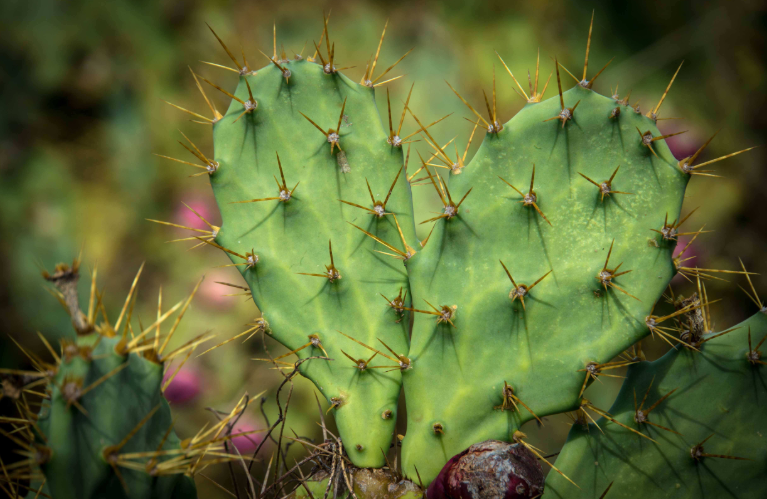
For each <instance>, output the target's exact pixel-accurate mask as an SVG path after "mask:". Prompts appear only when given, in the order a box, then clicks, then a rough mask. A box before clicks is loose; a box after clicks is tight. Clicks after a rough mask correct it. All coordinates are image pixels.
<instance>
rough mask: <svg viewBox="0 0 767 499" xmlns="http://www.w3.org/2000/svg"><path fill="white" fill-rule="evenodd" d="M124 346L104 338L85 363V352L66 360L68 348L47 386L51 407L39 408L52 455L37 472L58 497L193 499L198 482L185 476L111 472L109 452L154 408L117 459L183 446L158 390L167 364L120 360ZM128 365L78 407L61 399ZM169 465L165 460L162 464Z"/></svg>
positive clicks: (86, 341) (87, 341)
mask: <svg viewBox="0 0 767 499" xmlns="http://www.w3.org/2000/svg"><path fill="white" fill-rule="evenodd" d="M98 337H99V335H98V334H97V333H91V334H89V335H85V336H79V337H78V338H77V341H76V343H75V344H73V345H72V347H73V349H74V351H77V348H76V347H90V346H93V345H94V344H95V343H96V341H97V338H98ZM119 341H120V338H119V337H116V338H106V337H102V338H100V341H98V344H97V345H96V347H95V349H93V351H92V356H91V357H88V358H85V357H83V356H82V355H80V354H75V355H72V356H71V357H67V356H66V350H65V357H64V358H63V359H62V362H61V363H60V365H59V369H58V372H57V374H56V376H55V377H54V378H53V379H52V383H51V384H50V385H49V386H50V388H51V389H52V396H51V400H50V407H44V408H43V409H42V411H41V413H40V416H39V420H38V426H39V428H40V430H41V431H42V436H44V439H43V438H42V437H41V438H40V441H39V442H38V443H39V444H40V445H41V446H42V447H41V448H47V449H50V455H49V457H48V458H47V460H45V462H44V463H43V464H41V466H40V467H41V469H42V471H43V473H44V474H45V477H46V487H47V490H48V491H49V493H50V494H51V496H52V497H55V498H57V499H67V498H72V499H83V498H94V499H95V498H102V497H110V498H111V497H115V498H157V499H160V498H169V497H170V498H178V499H182V498H184V499H186V498H192V497H196V492H195V486H194V482H193V480H192V479H191V478H190V477H188V476H186V475H183V474H173V475H152V474H150V473H149V472H148V471H147V470H134V469H128V468H125V467H123V466H116V467H113V466H111V465H110V463H109V462H108V461H107V456H105V454H104V451H105V450H106V449H107V448H108V447H109V446H115V445H118V444H119V443H120V442H122V441H123V439H125V438H126V437H128V436H129V434H130V433H131V432H132V431H133V430H134V428H136V427H137V425H138V424H139V422H141V421H142V420H143V419H144V418H145V417H146V416H147V415H148V414H150V413H151V412H152V411H153V410H154V411H155V412H154V414H153V415H152V417H150V418H149V419H148V420H147V421H146V423H145V424H144V425H142V426H141V427H140V428H139V429H138V431H136V433H135V434H134V435H132V436H131V437H130V439H129V440H128V441H127V442H126V443H125V444H124V446H123V447H122V448H121V450H120V453H130V452H148V453H152V452H155V451H158V450H170V449H178V448H179V439H178V437H177V436H176V434H175V432H174V431H172V430H170V431H169V428H170V427H171V425H172V421H171V414H170V408H169V407H168V403H167V401H166V400H165V398H164V397H163V396H162V392H161V390H160V387H161V384H162V378H163V372H162V366H161V365H159V364H156V363H153V362H150V361H148V360H146V359H144V358H143V357H141V356H139V355H138V354H136V353H131V354H129V355H127V356H122V355H118V354H117V353H115V347H116V346H117V345H118V343H119ZM123 364H127V366H126V367H124V368H121V370H119V371H118V372H116V373H115V374H114V375H112V376H110V377H108V378H107V379H106V380H105V381H103V382H101V383H99V384H98V385H96V386H95V387H94V388H93V389H92V390H89V391H87V392H86V393H84V394H83V395H82V396H81V397H78V399H77V402H78V404H79V405H80V407H79V408H78V407H76V406H75V405H73V404H69V403H68V402H67V398H66V397H65V396H64V395H63V394H62V389H63V390H65V391H66V390H70V389H71V388H72V387H74V386H75V385H72V384H71V383H80V389H81V390H84V389H86V388H87V387H89V386H90V385H92V384H93V383H94V382H97V381H98V380H99V379H101V378H102V377H103V376H105V375H107V374H108V373H110V372H112V371H113V370H115V369H117V368H120V366H122V365H123ZM81 409H82V410H84V411H85V413H83V412H82V410H81ZM168 432H169V433H168ZM163 438H165V440H164V442H163ZM161 444H162V445H161ZM149 459H150V458H149V457H147V458H146V461H147V462H148V461H149ZM166 459H167V457H166V456H160V457H158V458H157V463H162V462H163V461H165V460H166ZM120 477H122V481H121V479H120Z"/></svg>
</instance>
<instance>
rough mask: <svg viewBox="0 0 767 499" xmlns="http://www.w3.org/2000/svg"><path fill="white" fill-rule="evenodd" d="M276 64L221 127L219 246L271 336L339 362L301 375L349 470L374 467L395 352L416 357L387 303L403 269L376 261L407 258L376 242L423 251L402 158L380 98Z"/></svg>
mask: <svg viewBox="0 0 767 499" xmlns="http://www.w3.org/2000/svg"><path fill="white" fill-rule="evenodd" d="M280 64H281V65H282V67H283V68H285V70H281V69H279V68H277V67H275V65H271V64H270V65H269V66H267V67H265V68H263V69H260V70H259V71H257V74H255V75H251V74H248V75H245V76H241V77H240V83H239V85H238V87H237V90H236V91H235V93H234V96H235V99H234V100H233V101H232V104H231V106H230V107H229V110H228V111H227V112H226V114H225V115H224V116H223V118H221V119H220V120H218V121H217V122H216V123H215V124H214V127H213V138H214V146H215V154H214V159H215V162H216V165H217V168H216V170H215V171H214V172H212V173H211V175H210V181H211V185H212V186H213V192H214V194H215V196H216V201H217V202H218V205H219V208H220V210H221V217H222V220H223V224H222V227H221V230H220V231H219V232H218V234H217V237H216V239H215V244H217V245H219V246H221V247H222V248H226V249H227V250H228V251H229V253H230V256H231V257H232V261H233V263H234V264H236V265H237V266H238V268H239V269H240V271H241V272H242V275H243V277H244V278H245V280H246V281H247V283H248V285H249V286H250V289H251V291H252V293H253V297H254V300H255V302H256V304H257V305H258V307H259V309H260V310H261V311H262V313H263V315H264V318H265V320H266V321H268V324H269V330H270V332H271V334H272V335H273V336H274V337H275V338H276V339H278V340H279V341H280V342H281V343H283V344H284V345H285V346H287V347H288V348H289V349H291V350H296V353H297V354H298V355H299V357H301V358H306V357H312V356H314V357H327V358H331V359H333V361H327V360H321V359H315V360H312V361H310V362H304V363H303V364H301V369H302V373H303V374H304V375H305V376H306V377H308V378H310V379H311V380H312V381H314V383H315V384H316V385H317V387H318V388H319V390H320V391H321V393H322V394H324V395H325V397H326V398H327V400H328V402H329V403H330V404H331V407H332V410H333V412H334V417H335V420H336V423H337V425H338V427H339V429H340V431H341V434H342V435H343V441H344V444H345V446H346V451H347V452H348V453H349V456H350V457H351V459H352V460H353V461H354V463H355V464H357V465H358V466H363V467H370V466H374V467H379V466H382V465H383V464H384V456H383V453H382V450H383V451H386V450H387V449H388V448H389V445H390V443H391V440H392V433H393V432H394V424H395V421H396V413H397V399H398V397H399V392H400V385H401V374H400V366H399V361H398V360H397V357H395V356H394V354H393V353H392V352H396V354H406V353H407V350H408V326H409V321H408V320H407V318H404V320H403V313H402V312H403V310H402V308H401V306H400V308H399V309H394V308H391V307H390V306H389V305H388V303H389V301H390V300H394V299H396V297H397V296H400V297H403V298H404V297H405V296H406V295H407V296H409V294H408V289H409V288H408V276H407V269H406V268H405V267H404V266H403V265H402V260H400V261H397V260H396V259H393V258H391V257H390V256H389V255H386V254H382V253H381V252H380V251H384V252H387V253H393V254H395V256H400V255H398V254H396V253H395V251H396V250H389V249H387V248H385V247H384V246H382V245H381V244H379V243H377V242H376V241H375V240H374V239H373V237H376V238H379V239H380V240H383V241H386V242H387V243H389V244H391V245H392V246H393V247H395V248H396V249H398V250H399V251H400V253H402V255H403V257H404V255H407V254H411V255H412V254H414V253H415V250H414V249H413V248H414V247H417V246H418V244H417V243H418V241H417V239H416V238H415V230H414V224H413V214H412V202H411V197H410V187H409V185H408V183H407V179H406V176H405V175H404V174H402V170H403V154H402V148H401V146H400V147H395V146H392V145H390V144H389V143H388V142H387V133H386V132H385V131H384V129H383V127H382V126H381V120H380V118H379V116H378V111H377V109H376V106H375V102H374V98H373V89H372V88H369V87H367V86H364V85H358V84H356V83H354V82H352V81H351V80H349V79H348V78H346V77H345V76H343V75H342V74H341V73H339V72H336V71H332V72H330V73H328V72H326V71H325V70H324V69H323V66H321V65H318V64H313V63H311V62H308V61H306V60H291V61H286V60H283V61H280ZM288 73H289V75H290V76H289V77H286V76H285V75H286V74H288ZM248 86H249V87H250V88H248ZM251 95H252V99H253V102H256V103H257V104H252V106H256V107H254V108H253V110H252V111H251V112H247V111H246V108H247V106H243V104H241V103H240V101H243V102H246V103H247V102H251V101H249V100H248V99H250V98H251ZM238 99H239V100H238ZM243 113H244V114H243ZM320 129H321V130H320ZM275 180H276V184H277V185H275ZM395 215H396V218H395ZM398 225H399V230H398ZM366 233H367V234H366ZM405 258H409V257H405ZM382 295H383V296H385V297H387V299H386V300H385V299H384V298H382ZM408 301H409V299H408ZM401 305H402V304H401ZM350 338H354V339H355V340H357V341H359V342H362V343H364V344H365V345H368V346H370V347H372V348H375V349H376V350H379V349H380V350H382V351H383V353H382V354H381V355H378V354H376V352H375V351H371V350H370V349H369V348H366V347H365V346H363V345H361V344H359V343H356V342H355V341H353V340H352V339H350ZM379 340H380V341H379ZM381 342H383V343H385V345H386V346H387V347H388V348H389V349H391V351H389V350H387V349H386V348H385V347H384V345H383V344H382V343H381ZM374 355H375V359H373V361H372V362H371V359H370V358H371V356H374ZM387 356H388V357H389V359H387V358H386V357H387ZM286 360H287V359H286ZM283 362H284V361H283Z"/></svg>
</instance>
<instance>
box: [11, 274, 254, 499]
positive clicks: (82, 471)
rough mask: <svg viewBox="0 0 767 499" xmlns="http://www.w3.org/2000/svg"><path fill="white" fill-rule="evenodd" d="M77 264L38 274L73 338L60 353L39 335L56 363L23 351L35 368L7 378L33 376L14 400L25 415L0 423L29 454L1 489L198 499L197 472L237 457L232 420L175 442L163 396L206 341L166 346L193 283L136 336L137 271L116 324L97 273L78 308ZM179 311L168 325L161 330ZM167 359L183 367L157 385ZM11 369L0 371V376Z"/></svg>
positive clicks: (59, 494)
mask: <svg viewBox="0 0 767 499" xmlns="http://www.w3.org/2000/svg"><path fill="white" fill-rule="evenodd" d="M79 267H80V264H79V260H76V261H75V262H74V264H73V265H71V266H69V265H66V264H59V265H57V266H56V270H55V272H54V273H53V274H50V273H48V272H44V273H43V275H44V276H45V278H46V279H47V280H48V281H49V282H50V283H52V284H53V285H54V288H53V289H51V292H52V293H53V294H54V296H56V297H57V298H58V299H59V301H60V302H61V303H62V305H63V306H64V307H65V308H66V309H67V311H68V312H69V315H70V317H71V318H72V323H73V326H74V329H75V334H74V335H73V336H72V337H71V338H65V339H63V340H62V342H61V348H60V351H59V352H58V353H57V351H56V350H55V349H54V348H53V347H52V346H51V345H50V344H49V343H48V342H47V341H46V340H45V338H44V337H43V336H42V335H40V338H41V340H42V341H43V342H44V344H45V346H46V347H47V349H48V351H49V352H50V354H51V356H52V358H53V359H54V363H48V362H45V361H43V360H42V359H40V358H38V357H37V356H36V355H34V354H32V353H30V352H27V351H26V350H24V353H25V355H26V356H27V357H28V358H29V360H30V361H31V362H32V364H33V366H34V367H35V368H36V369H37V371H30V372H16V373H12V374H14V375H16V376H23V377H25V378H29V379H27V380H26V381H25V382H24V383H23V384H22V385H21V386H19V389H18V390H16V391H15V392H14V393H13V394H11V396H12V398H14V399H15V400H16V407H17V408H18V411H19V415H20V416H21V417H20V418H15V419H14V418H11V419H8V418H2V420H0V421H2V422H6V423H11V424H14V425H16V426H17V431H14V432H13V433H8V432H5V431H4V430H0V431H2V432H3V434H4V436H6V437H8V438H9V439H10V440H11V441H12V442H13V443H14V444H15V445H17V446H18V447H20V448H21V452H22V454H23V455H24V456H26V458H25V459H24V460H22V461H18V462H16V463H14V464H13V465H9V466H8V467H4V470H5V473H6V474H5V478H6V479H7V480H6V481H8V482H9V483H8V484H6V485H7V486H10V487H11V488H10V490H9V489H5V490H6V491H10V492H21V488H18V489H15V485H14V481H23V480H29V479H32V480H33V483H32V485H34V484H35V482H34V480H37V486H35V487H32V486H29V485H28V488H29V489H30V490H31V492H30V494H31V496H35V493H36V492H37V493H38V494H39V493H43V492H42V491H43V490H45V493H47V494H49V495H46V496H45V497H50V496H52V497H56V498H57V499H59V498H78V499H80V498H102V497H125V498H149V497H152V498H168V497H172V498H179V499H181V498H189V497H196V491H195V485H194V481H193V479H192V476H193V475H194V474H195V472H196V471H198V470H199V469H201V468H202V467H204V466H206V465H207V464H208V463H210V462H212V461H215V462H222V461H224V462H225V461H228V460H233V459H235V456H232V455H229V454H226V453H224V451H225V450H227V446H226V445H227V443H228V441H229V440H231V438H232V437H233V435H232V434H231V431H228V432H227V431H226V424H227V423H228V421H229V419H231V417H229V418H225V419H224V420H223V423H219V424H216V425H214V426H213V427H211V428H210V429H208V431H204V432H201V433H200V434H198V435H196V436H195V437H194V438H192V439H187V440H184V441H180V440H179V438H178V436H177V435H176V433H175V431H174V429H173V420H172V417H171V414H170V408H169V406H168V402H167V401H166V400H165V398H164V397H163V391H164V389H165V388H166V387H167V386H168V384H169V383H170V382H171V381H172V379H173V376H174V375H175V374H176V373H178V371H179V369H180V368H181V366H183V364H184V362H185V361H186V359H188V358H189V356H190V355H191V353H192V352H193V351H194V349H195V348H196V347H197V346H198V345H200V344H202V343H203V342H205V341H208V340H209V339H211V337H212V336H211V335H210V334H208V333H205V334H202V335H200V336H197V337H195V338H193V339H191V340H190V341H187V342H186V343H184V344H183V345H181V346H179V347H174V348H172V349H171V348H169V347H168V345H169V342H170V340H171V338H172V337H173V336H174V333H175V332H176V331H177V328H178V326H179V323H180V321H181V319H182V318H183V316H184V314H185V312H186V310H187V308H188V307H189V304H190V303H191V300H192V298H193V297H194V294H195V292H196V291H197V289H198V287H199V282H198V284H197V287H195V289H194V291H193V292H192V294H191V295H190V296H189V298H188V299H186V300H183V301H180V302H179V303H177V304H176V305H174V306H173V307H171V308H170V309H169V310H163V309H162V301H161V297H160V301H159V302H158V309H157V320H156V321H155V322H154V323H152V324H151V325H150V326H148V327H146V328H143V329H142V330H140V331H134V330H133V328H132V325H131V316H132V315H133V307H134V305H135V300H136V288H137V284H138V280H139V277H140V275H141V271H142V269H139V272H138V274H137V275H136V278H135V280H134V281H133V285H132V287H131V289H130V292H129V293H128V296H127V298H126V300H125V303H124V305H123V307H122V310H121V311H120V314H119V316H118V317H117V320H116V322H114V323H112V322H110V321H109V319H108V318H107V315H106V311H105V309H104V306H103V304H102V300H101V298H102V296H103V291H100V290H99V289H97V286H96V271H95V270H94V272H93V278H92V281H91V288H90V300H89V304H88V310H87V312H83V311H82V310H81V309H80V306H79V301H78V295H77V282H78V279H79ZM142 268H143V267H142ZM200 282H201V281H200ZM176 312H178V313H177V315H176V318H175V320H174V322H173V325H172V326H171V327H170V328H169V329H162V330H161V326H162V324H163V323H164V322H165V321H166V320H167V319H168V318H170V317H171V316H172V315H173V314H174V313H176ZM99 317H101V319H99ZM129 332H130V335H129V334H128V333H129ZM19 347H20V348H21V345H19ZM22 350H23V349H22ZM172 359H182V360H181V364H180V365H178V366H177V367H176V368H175V370H174V371H172V373H170V375H169V376H168V377H167V379H166V380H163V370H164V367H167V363H168V362H169V361H170V360H172ZM8 371H10V370H5V369H4V370H3V374H4V375H5V374H8V373H7V372H8ZM9 380H10V378H6V381H9ZM31 380H34V381H31ZM5 384H6V383H4V385H5ZM42 384H44V385H45V388H44V392H45V398H44V399H43V402H42V404H41V407H40V410H39V412H38V413H35V411H33V410H32V407H35V403H34V402H30V401H29V400H28V397H30V396H32V397H34V396H35V395H39V394H40V392H41V390H40V389H39V388H38V389H36V390H33V388H34V387H35V386H41V385H42ZM3 393H4V394H6V395H8V394H9V391H8V390H4V391H3ZM238 407H239V408H241V404H238ZM238 410H239V409H238ZM235 436H236V435H235ZM73 463H76V466H73ZM38 470H39V471H38ZM27 483H29V482H27ZM19 487H21V485H19ZM43 487H44V489H43ZM14 489H15V490H14ZM11 495H13V494H11ZM14 497H15V495H14ZM35 497H36V496H35Z"/></svg>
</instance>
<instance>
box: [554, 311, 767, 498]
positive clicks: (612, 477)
mask: <svg viewBox="0 0 767 499" xmlns="http://www.w3.org/2000/svg"><path fill="white" fill-rule="evenodd" d="M749 332H750V334H751V345H750V346H749V339H748V336H749ZM765 335H767V315H765V314H764V313H758V314H756V315H755V316H753V317H751V318H750V319H748V320H746V321H745V322H743V323H741V324H740V325H739V326H737V329H736V330H734V331H732V332H730V333H727V334H725V335H723V336H721V337H719V338H716V339H713V340H712V341H710V342H707V343H705V344H704V345H703V346H702V348H701V352H700V353H698V352H691V351H688V350H686V349H680V350H678V351H677V350H672V351H670V352H668V353H667V354H666V355H664V356H663V357H661V358H660V359H658V360H656V361H655V362H641V363H639V364H634V365H632V366H630V367H629V371H628V377H627V379H626V381H625V382H624V384H623V387H622V388H621V391H620V393H619V394H618V398H617V399H616V401H615V403H614V404H613V407H612V408H611V409H610V411H609V412H610V414H611V415H612V416H613V417H614V418H615V419H616V420H617V421H620V422H621V423H623V424H625V425H627V426H629V427H631V428H635V429H639V430H641V431H642V432H643V433H645V434H646V435H648V436H650V437H652V438H653V439H654V440H655V442H651V441H649V440H647V439H643V438H641V437H639V436H638V435H636V434H634V433H631V432H629V431H627V430H625V429H623V428H620V427H619V426H617V425H615V424H613V423H611V422H608V421H606V420H604V419H600V420H598V421H597V424H599V426H600V427H601V428H602V430H603V431H604V434H603V433H601V432H600V431H599V430H598V429H597V428H595V427H594V425H593V424H591V425H588V426H587V427H583V426H581V425H574V426H573V429H572V430H571V432H570V435H569V437H568V439H567V443H566V444H565V446H564V448H563V449H562V452H561V453H560V454H559V456H558V457H557V461H556V466H557V467H558V468H559V469H560V470H562V472H563V473H565V474H566V475H567V476H569V477H571V478H573V479H574V480H575V481H576V483H578V485H579V486H580V487H581V490H578V489H576V488H575V487H573V486H572V485H571V484H569V483H566V482H565V480H564V479H563V478H562V477H561V476H559V475H558V474H556V473H550V474H549V476H548V479H547V480H546V493H545V494H544V498H555V497H561V498H567V499H573V498H578V497H583V498H594V497H599V496H600V494H601V493H602V492H603V491H604V490H605V489H606V488H607V486H608V485H609V484H610V483H611V482H612V483H613V486H612V487H611V490H610V492H609V494H608V495H607V498H608V499H619V498H629V497H632V498H633V497H638V496H642V497H673V498H700V497H737V498H739V499H758V498H763V497H765V494H767V485H765V479H764V476H765V475H764V473H765V469H767V405H766V404H765V401H767V382H766V380H765V368H764V366H763V365H761V364H758V363H751V362H749V359H748V358H747V354H749V353H750V352H752V351H753V350H756V345H757V344H758V343H759V341H761V340H762V338H763V337H764V336H765ZM709 336H710V335H709ZM752 349H753V350H752ZM754 359H755V360H759V359H758V357H756V356H754ZM650 385H652V388H650V389H649V394H648V396H647V401H646V402H645V403H644V408H645V410H646V409H647V408H648V407H649V406H651V404H654V403H655V401H656V400H658V399H659V398H661V397H662V396H664V395H665V394H667V393H669V392H670V391H672V390H676V391H675V392H674V393H673V394H671V396H669V397H668V398H667V399H666V400H664V401H663V402H662V403H661V404H659V405H658V406H657V407H656V408H655V409H653V410H652V412H651V414H650V415H649V416H648V419H649V421H651V422H654V423H655V424H658V425H662V426H664V427H666V428H669V429H671V430H674V431H675V432H677V433H679V434H678V435H677V434H674V433H671V432H669V431H664V430H662V429H659V428H657V427H653V426H648V425H646V424H643V425H641V427H640V426H639V425H638V424H637V422H636V420H635V407H634V393H636V397H637V404H638V405H640V406H641V405H642V404H641V402H642V398H643V397H644V394H645V393H647V391H648V387H650ZM704 441H705V442H704ZM702 442H703V445H702V447H703V449H701V450H700V453H703V454H720V455H729V456H736V457H740V458H745V459H747V460H734V459H726V458H717V457H705V456H700V457H699V458H698V459H697V460H696V459H694V458H693V456H692V454H695V449H694V448H695V447H696V446H697V445H698V444H701V443H702ZM691 451H692V454H691Z"/></svg>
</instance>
